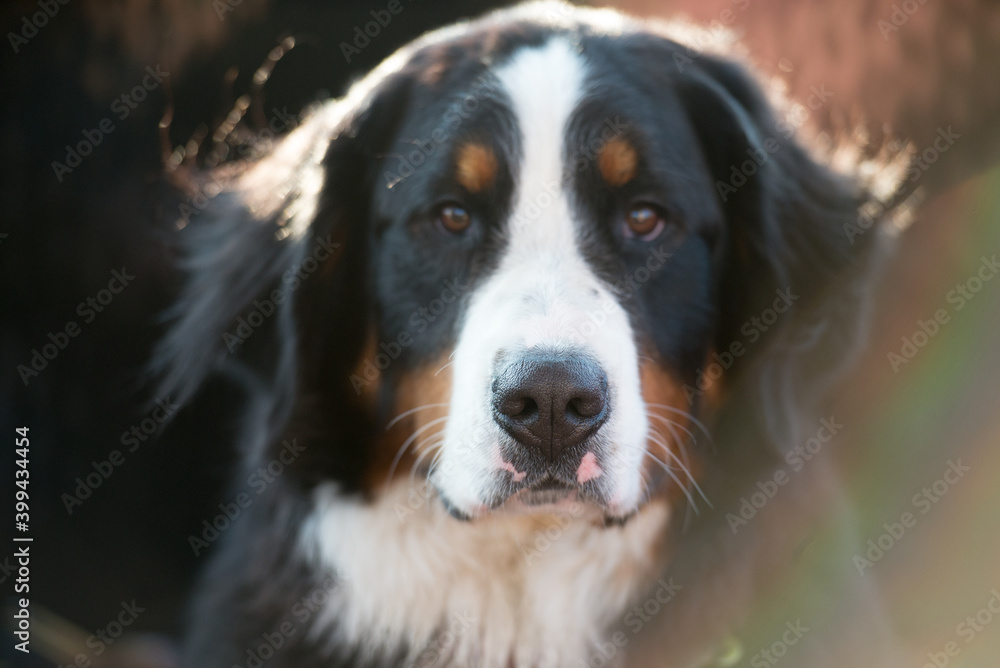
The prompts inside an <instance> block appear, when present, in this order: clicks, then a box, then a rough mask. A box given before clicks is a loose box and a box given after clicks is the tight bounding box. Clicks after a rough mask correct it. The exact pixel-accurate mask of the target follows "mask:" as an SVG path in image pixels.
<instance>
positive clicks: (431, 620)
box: [303, 483, 669, 666]
mask: <svg viewBox="0 0 1000 668" xmlns="http://www.w3.org/2000/svg"><path fill="white" fill-rule="evenodd" d="M668 515H669V513H668V509H667V506H666V504H664V503H652V504H649V505H647V506H646V507H645V508H644V509H643V511H642V512H640V513H639V515H638V516H637V517H635V518H633V519H632V520H631V521H630V522H629V523H628V524H626V525H625V526H624V527H620V528H607V529H606V528H604V527H602V526H599V525H595V523H594V522H592V521H591V520H588V519H585V518H584V517H583V510H582V507H581V508H580V509H570V510H567V511H566V512H563V513H557V514H552V515H537V516H527V515H520V516H504V515H502V514H498V515H496V516H492V517H486V518H482V519H479V520H476V521H474V522H472V523H465V522H460V521H457V520H455V519H453V518H451V517H449V516H448V515H447V514H446V513H445V512H444V511H443V509H442V508H441V506H440V503H439V502H438V500H437V499H436V498H434V496H433V495H432V494H428V492H427V490H426V489H425V488H424V487H423V486H419V487H415V488H411V487H410V486H409V485H408V484H405V483H397V484H396V485H394V486H393V487H392V488H390V489H389V490H388V491H387V492H386V493H384V494H383V495H382V496H381V497H380V498H379V499H378V500H377V501H376V502H374V503H371V504H363V503H360V502H357V501H347V500H344V499H342V498H338V497H336V496H335V495H334V494H333V493H332V491H331V490H324V491H323V492H321V493H320V494H319V495H318V496H317V506H316V512H315V515H314V517H313V519H312V521H310V522H308V523H307V525H306V527H307V528H306V531H305V533H304V535H303V538H304V542H305V544H306V549H307V550H308V551H309V552H311V553H313V554H318V556H319V558H320V560H321V563H322V564H323V566H324V567H326V568H332V569H333V570H334V571H335V572H336V573H337V574H338V576H339V577H340V578H342V584H341V586H340V588H339V589H338V592H337V594H336V596H335V598H334V599H333V600H332V601H331V603H330V605H329V608H328V614H329V616H330V619H329V620H328V621H329V622H330V624H331V628H336V629H337V631H336V634H337V637H336V639H335V640H336V642H337V643H338V644H343V643H346V644H349V645H353V646H357V647H359V648H361V649H362V650H363V651H366V652H369V651H370V652H371V654H372V658H375V657H377V656H379V655H382V654H385V653H389V652H392V651H395V650H397V649H399V648H400V647H407V648H408V651H409V652H410V656H409V660H410V661H412V662H415V665H418V666H437V665H462V666H472V665H483V666H508V665H513V666H546V665H552V666H555V665H569V664H571V663H572V664H573V665H575V664H576V661H577V660H578V659H579V660H583V661H584V663H586V662H587V660H588V658H589V654H590V653H591V651H592V650H593V648H594V646H595V645H594V643H595V642H598V641H599V640H600V639H601V637H602V634H603V632H604V631H605V630H606V629H607V628H608V627H609V626H611V625H614V624H616V623H621V621H622V617H623V615H624V613H625V610H626V607H627V605H628V603H629V601H631V600H632V599H633V598H634V597H635V596H636V595H637V594H638V593H639V592H641V591H642V589H643V588H645V587H646V586H648V585H649V584H650V583H651V582H653V581H654V580H655V578H656V574H655V568H656V561H657V560H656V557H657V550H658V548H659V546H660V545H661V542H662V537H663V534H664V529H665V526H666V523H667V520H668Z"/></svg>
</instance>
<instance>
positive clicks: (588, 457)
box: [576, 452, 604, 485]
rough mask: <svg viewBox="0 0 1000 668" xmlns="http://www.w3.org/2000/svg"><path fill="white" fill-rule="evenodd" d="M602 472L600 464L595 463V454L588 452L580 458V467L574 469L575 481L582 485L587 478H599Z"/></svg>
mask: <svg viewBox="0 0 1000 668" xmlns="http://www.w3.org/2000/svg"><path fill="white" fill-rule="evenodd" d="M603 473H604V471H602V470H601V466H600V464H598V463H597V455H595V454H594V453H593V452H588V453H587V454H585V455H584V456H583V459H581V460H580V468H578V469H577V470H576V481H577V482H578V483H579V484H581V485H582V484H583V483H585V482H587V481H589V480H594V479H595V478H600V477H601V474H603Z"/></svg>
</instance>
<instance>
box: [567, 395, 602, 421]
mask: <svg viewBox="0 0 1000 668" xmlns="http://www.w3.org/2000/svg"><path fill="white" fill-rule="evenodd" d="M566 410H567V412H569V413H570V414H571V415H572V416H573V417H577V418H583V419H586V418H593V417H597V416H599V415H600V414H601V412H602V411H603V410H604V400H603V398H601V397H596V396H592V397H577V398H575V399H571V400H570V402H569V404H567V406H566Z"/></svg>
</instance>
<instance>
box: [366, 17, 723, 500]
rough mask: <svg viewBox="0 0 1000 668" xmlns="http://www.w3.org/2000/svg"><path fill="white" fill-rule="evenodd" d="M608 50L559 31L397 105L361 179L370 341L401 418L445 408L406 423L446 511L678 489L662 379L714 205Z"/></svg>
mask: <svg viewBox="0 0 1000 668" xmlns="http://www.w3.org/2000/svg"><path fill="white" fill-rule="evenodd" d="M614 44H615V42H614V39H613V38H607V37H593V38H591V39H589V40H585V41H584V42H583V44H582V49H581V45H579V44H574V43H573V42H572V41H571V40H570V39H568V38H567V37H566V36H564V35H561V34H558V33H557V34H553V35H551V36H548V37H547V38H546V39H544V41H540V42H539V43H538V44H528V45H523V46H520V47H515V48H513V49H512V50H511V52H510V53H509V54H506V55H505V57H504V58H503V59H502V60H501V61H500V62H498V63H497V64H495V65H494V66H492V67H489V68H483V69H482V70H478V71H476V70H473V71H471V72H463V73H462V75H461V76H460V77H456V78H454V79H451V80H448V81H440V82H438V83H437V86H428V87H427V89H426V90H421V91H419V92H417V93H413V94H412V95H413V96H414V97H415V98H416V99H412V101H411V106H410V109H409V111H408V112H407V114H406V116H405V118H404V120H403V121H402V122H401V127H400V129H399V131H398V133H397V134H396V138H395V140H394V142H392V144H391V145H390V148H389V149H388V151H387V152H386V153H387V155H386V157H385V159H384V160H383V161H382V164H381V166H380V168H379V170H378V171H379V173H380V174H382V175H383V183H382V184H379V185H380V187H377V188H376V190H375V193H374V207H373V209H374V218H375V220H374V230H375V240H374V244H373V248H374V254H375V256H376V257H377V262H376V265H375V268H374V277H375V281H376V285H377V292H378V295H379V301H378V311H379V313H380V317H381V323H380V327H379V329H380V331H381V340H382V341H383V342H384V341H397V340H398V338H399V333H401V332H406V333H407V334H408V335H410V336H412V339H413V344H412V345H409V346H407V350H406V354H405V355H404V358H403V360H402V361H401V363H402V364H403V365H406V366H407V367H408V368H409V369H410V370H409V371H408V372H407V373H408V375H409V376H410V377H408V378H406V380H405V382H408V383H410V384H411V385H414V386H415V387H417V388H424V393H423V394H418V395H417V397H416V398H415V399H410V404H411V405H403V406H401V407H400V409H401V410H402V409H410V408H417V407H418V406H419V405H421V404H426V403H432V402H431V401H430V400H428V399H427V395H428V394H429V392H428V391H427V388H432V387H433V388H435V389H436V394H435V396H433V403H443V404H447V406H445V407H441V410H437V411H434V410H425V411H422V412H420V413H419V415H418V419H417V420H416V421H415V425H416V429H425V430H426V431H425V432H422V433H421V437H422V438H420V439H419V442H420V443H424V444H426V443H436V444H437V447H439V448H440V452H438V453H435V454H436V463H435V465H434V467H433V469H432V472H431V480H432V482H433V483H434V485H435V486H436V487H437V489H438V491H439V492H440V494H441V496H442V498H443V499H444V501H445V503H446V504H447V505H448V507H449V508H450V509H451V510H452V511H453V513H454V514H456V515H460V516H476V515H479V514H481V513H483V512H485V511H487V510H489V509H492V508H495V507H497V506H499V505H501V504H505V510H510V508H511V507H512V506H513V505H515V504H517V505H529V506H530V505H539V504H541V505H548V504H549V503H551V502H557V501H561V500H562V501H566V500H570V499H572V498H574V497H578V498H581V499H585V500H587V501H590V502H593V503H594V504H597V505H598V506H600V507H601V508H602V509H603V510H604V511H605V512H606V513H607V514H608V515H610V516H613V517H623V516H627V515H629V514H630V513H631V512H633V511H634V510H635V509H636V507H637V506H638V505H639V503H640V502H641V500H642V499H643V498H644V497H645V495H647V494H649V493H650V491H651V490H656V489H657V488H659V487H660V482H661V480H662V479H664V478H667V476H668V475H669V474H670V473H673V472H675V471H676V475H679V476H682V477H683V478H684V482H686V483H688V484H690V480H687V478H686V476H687V475H689V473H686V472H685V464H684V461H683V459H682V454H684V453H682V452H681V444H680V443H677V442H675V440H676V439H677V438H678V437H679V435H680V434H683V433H684V432H683V431H682V429H684V428H686V427H685V418H684V417H683V416H684V415H685V414H686V413H687V412H688V411H689V410H690V409H691V406H690V405H688V403H687V401H686V400H685V399H684V396H683V394H682V393H681V391H680V387H681V385H682V383H684V382H688V383H694V382H696V379H695V378H693V377H692V375H691V371H693V369H691V368H690V367H691V366H692V365H694V364H696V363H697V362H699V361H700V356H701V355H703V354H704V353H705V349H706V345H707V341H708V339H709V335H710V328H711V325H712V318H713V309H712V306H711V303H712V300H711V290H712V283H713V273H714V271H713V262H714V256H715V254H716V242H717V240H718V239H719V238H720V234H719V233H720V230H721V229H722V226H723V225H724V220H723V214H722V208H721V206H720V205H719V203H718V200H717V197H716V194H715V192H714V186H713V182H712V178H711V175H710V173H709V172H708V169H707V167H706V164H705V157H704V155H703V154H702V152H701V150H700V149H699V145H698V141H697V139H696V137H695V132H694V129H693V127H692V126H691V125H690V123H689V122H687V120H686V117H685V114H684V110H683V107H682V105H681V104H680V102H679V100H678V98H677V92H676V90H675V89H672V88H671V87H664V86H662V85H661V84H660V82H657V81H649V80H644V78H643V73H642V72H639V71H636V72H632V73H629V72H619V71H618V70H617V69H616V66H615V63H614V61H612V60H611V58H610V56H611V55H614V52H615V47H614ZM443 76H445V77H446V76H447V74H445V75H443ZM418 96H419V97H418ZM413 162H419V163H420V164H419V165H413V164H412V163H413ZM414 314H417V315H415V316H414ZM418 330H419V331H418ZM406 338H407V337H406V336H404V341H405V340H406ZM413 374H416V375H417V376H418V378H414V377H413ZM650 412H653V414H655V415H658V416H659V420H660V421H659V422H657V423H653V420H652V419H651V418H650V417H649V416H648V415H647V414H648V413H650ZM432 421H433V422H434V423H433V424H431V422H432ZM435 427H437V428H436V429H435ZM436 435H439V436H438V438H432V437H434V436H436ZM424 447H426V446H424ZM419 448H420V446H419V445H418V448H417V449H419ZM657 460H659V462H661V463H658V462H657ZM522 502H523V503H522Z"/></svg>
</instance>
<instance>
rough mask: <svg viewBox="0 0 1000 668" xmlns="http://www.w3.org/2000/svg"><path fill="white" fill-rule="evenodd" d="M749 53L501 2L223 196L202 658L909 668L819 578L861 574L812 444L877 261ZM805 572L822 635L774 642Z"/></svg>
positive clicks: (313, 116)
mask: <svg viewBox="0 0 1000 668" xmlns="http://www.w3.org/2000/svg"><path fill="white" fill-rule="evenodd" d="M732 53H733V51H732V46H731V45H730V44H728V43H725V42H724V41H720V40H718V39H716V40H714V41H712V40H710V39H708V38H707V37H706V34H705V33H698V32H692V31H691V30H687V31H685V30H679V29H678V28H677V27H676V26H671V25H666V24H659V23H647V22H640V21H638V20H634V19H631V18H628V17H626V16H623V15H621V14H619V13H616V12H613V11H609V10H594V9H581V8H575V7H572V6H570V5H563V4H558V3H542V4H533V5H527V6H523V7H518V8H514V9H508V10H502V11H499V12H496V13H493V14H490V15H487V16H485V17H483V18H481V19H478V20H474V21H471V22H463V23H459V24H457V25H454V26H451V27H446V28H443V29H441V30H438V31H436V32H432V33H430V34H428V35H426V36H424V37H421V38H420V39H418V40H416V41H415V42H413V43H411V44H409V45H407V46H405V47H403V48H402V49H400V50H399V51H398V52H397V53H395V54H394V55H393V56H391V57H390V58H389V59H387V60H386V61H385V62H383V63H382V64H381V65H380V66H379V67H377V68H376V69H375V70H374V71H372V72H371V73H370V74H368V75H367V76H365V77H364V78H363V79H361V80H360V81H358V82H357V83H356V84H354V85H353V86H352V88H351V89H350V90H349V92H348V93H347V94H346V96H345V97H344V98H342V99H339V100H334V101H330V102H328V103H325V104H323V105H321V106H319V107H317V108H315V109H313V110H312V111H311V112H310V113H309V114H308V115H307V116H306V117H305V118H304V120H303V121H302V122H301V123H300V124H299V126H298V127H297V128H295V129H294V131H293V132H291V133H290V134H289V135H288V136H287V137H286V138H284V139H283V140H282V141H281V142H280V143H279V144H278V145H276V146H275V147H274V148H273V150H272V151H270V152H269V153H268V155H266V156H264V157H262V158H261V159H259V160H257V161H254V162H252V163H250V164H246V165H243V166H241V167H240V168H238V169H237V170H231V172H230V173H229V174H228V175H227V181H226V186H225V187H224V188H223V189H222V192H220V193H219V194H218V195H216V196H215V197H214V198H213V199H212V201H211V202H210V203H209V205H208V206H207V208H206V209H205V210H204V211H203V212H201V214H200V215H199V216H198V217H197V218H196V219H193V220H192V222H191V223H190V224H189V225H187V226H186V227H185V228H184V229H183V230H181V231H180V233H179V234H178V238H179V243H180V245H181V259H180V264H179V266H180V267H181V269H182V270H183V272H184V276H185V283H184V286H183V288H182V290H181V293H180V295H179V297H178V300H177V302H176V305H175V306H174V308H173V310H172V311H171V314H170V316H171V323H170V325H169V329H168V331H167V332H166V334H165V336H164V338H163V340H162V342H161V344H160V345H159V348H158V350H157V353H156V367H155V368H156V369H157V371H158V373H160V375H161V381H162V382H161V384H160V393H161V395H163V396H166V395H169V396H171V397H176V398H179V400H180V401H182V402H184V403H190V402H191V401H192V400H194V398H195V397H196V396H197V395H198V393H199V392H200V391H201V388H202V387H203V386H204V385H205V383H206V381H208V380H209V379H210V378H222V379H225V382H228V383H230V388H231V389H232V390H233V391H238V392H240V393H241V395H240V396H241V397H242V399H241V400H242V401H243V405H244V406H245V408H244V409H243V411H242V414H243V420H242V421H241V422H240V424H239V425H237V431H238V434H237V435H236V437H235V438H234V441H235V443H236V445H237V449H238V453H239V458H240V462H241V463H240V466H239V470H238V471H237V473H236V475H235V476H234V484H233V489H232V490H231V494H230V496H228V497H227V498H226V499H225V500H224V501H223V505H222V507H226V508H234V509H237V511H238V514H239V517H238V518H236V519H233V520H232V521H231V522H226V523H225V524H226V526H223V527H217V528H219V529H220V533H221V536H220V538H219V541H218V543H219V544H218V545H213V546H212V548H213V550H214V554H213V557H212V559H211V564H210V565H209V566H208V567H207V568H206V570H205V572H204V575H203V577H202V580H201V582H200V584H199V586H198V590H197V594H196V596H195V600H194V602H193V604H192V610H191V621H190V624H189V633H188V639H187V644H186V650H185V651H186V654H185V656H186V665H188V666H191V667H192V668H195V667H197V668H214V667H222V666H225V667H226V668H229V667H230V666H255V665H269V666H295V667H297V668H306V667H313V666H315V667H320V666H323V667H331V666H361V665H364V666H402V665H407V666H411V665H413V666H445V665H447V666H501V667H505V666H518V667H520V666H599V665H629V666H632V665H636V666H639V665H657V666H664V665H668V666H702V665H737V662H738V661H740V660H741V657H742V658H743V659H747V658H750V657H749V654H750V652H751V650H752V649H754V647H753V645H752V642H753V641H752V640H748V639H749V638H755V637H759V638H763V639H764V641H761V645H760V646H762V647H764V650H762V651H763V652H764V653H763V654H762V653H758V654H756V655H754V656H753V657H752V658H750V661H751V665H755V666H757V665H773V664H772V663H771V662H772V660H773V661H776V660H777V658H776V657H781V656H784V653H785V652H786V651H787V652H789V653H790V656H791V654H795V656H796V657H797V658H795V659H789V660H788V661H787V664H788V665H808V666H824V665H831V666H833V665H848V664H847V663H844V661H847V659H846V658H845V657H846V656H847V654H845V653H844V652H849V651H854V650H856V651H862V650H863V652H864V654H863V656H865V657H866V659H865V660H863V661H861V662H860V663H855V664H854V665H890V664H889V663H887V662H886V663H880V661H881V660H880V659H875V658H873V657H877V656H880V654H879V652H881V651H882V650H883V649H885V648H888V647H891V640H889V639H888V636H889V635H890V634H888V633H887V632H885V629H884V624H883V623H882V622H880V621H879V619H880V617H879V613H878V604H877V600H876V599H875V597H874V596H873V595H872V594H871V592H870V591H869V589H870V588H869V587H867V586H862V585H860V584H859V583H860V579H859V578H857V577H856V576H855V577H854V578H853V579H852V578H851V577H850V575H851V574H850V573H846V572H845V574H844V575H843V577H842V578H840V579H837V578H831V577H830V571H829V570H824V569H823V568H821V567H815V568H810V567H808V566H806V565H804V564H806V563H807V562H809V561H810V559H813V557H809V556H808V554H809V553H812V554H814V555H815V553H817V552H820V553H822V556H823V558H824V559H829V558H831V555H832V554H834V553H835V552H837V551H838V550H840V551H843V550H844V549H845V547H844V546H845V545H847V543H845V542H844V541H843V540H842V539H841V538H840V537H841V536H844V535H847V534H848V533H849V530H850V527H849V524H850V521H849V515H846V514H844V513H842V512H841V509H842V508H843V496H842V494H841V493H840V491H839V486H838V484H837V482H836V478H835V477H834V476H833V474H832V471H831V468H830V467H829V466H827V465H826V464H822V463H815V464H813V463H811V462H810V463H809V465H808V466H806V461H807V459H811V458H812V455H813V454H815V452H814V450H815V449H816V448H815V447H813V446H811V445H807V446H803V444H804V443H806V444H809V443H812V442H815V443H816V444H819V445H822V444H823V443H826V442H827V441H829V440H830V438H831V437H832V436H833V435H834V434H835V433H836V432H837V430H838V425H837V423H836V418H835V416H834V417H833V418H832V419H831V418H827V417H824V418H823V421H822V422H821V421H819V420H820V416H821V414H820V413H819V412H818V410H819V407H820V406H821V400H822V398H823V396H824V393H825V392H826V390H827V388H828V387H830V385H831V383H832V382H833V381H834V380H835V379H836V378H837V377H838V376H839V375H840V374H841V373H842V372H843V370H844V369H845V368H846V367H847V365H848V364H849V361H850V359H851V357H852V355H853V351H854V350H855V349H856V348H857V346H858V342H859V341H860V340H861V338H862V337H863V328H864V321H865V317H864V313H865V309H866V303H867V302H866V299H865V294H866V291H867V286H868V285H869V284H870V282H871V280H872V275H873V272H874V270H875V267H876V266H877V259H878V257H879V255H880V251H879V248H880V247H881V242H880V239H882V238H883V235H881V234H880V232H879V229H878V226H877V225H876V226H875V227H874V228H873V229H871V230H869V231H868V233H867V234H864V235H863V236H861V237H859V238H851V236H850V235H847V234H845V226H849V225H854V224H855V223H856V222H857V220H858V216H859V212H861V211H863V210H864V207H865V205H866V203H867V202H869V201H870V200H871V198H872V196H871V193H870V191H869V189H868V188H867V187H866V185H865V184H863V183H862V182H861V181H860V180H859V179H858V178H856V177H854V176H852V175H850V174H846V175H845V174H841V173H837V172H835V171H833V170H832V169H831V168H830V167H829V166H827V165H825V164H824V163H823V161H821V160H820V159H818V158H817V157H816V156H815V155H813V153H811V152H810V151H808V150H807V149H806V148H804V147H803V145H802V144H801V142H800V141H799V139H798V138H797V134H798V133H797V131H796V130H797V127H796V125H795V124H794V123H790V122H788V121H787V120H782V116H781V107H780V106H776V105H778V104H779V103H776V102H773V101H772V98H771V97H769V96H768V95H766V94H765V93H764V91H763V89H762V86H761V85H760V84H759V83H758V82H757V79H756V78H755V76H754V75H753V74H752V73H751V71H750V70H749V69H748V68H747V67H746V66H745V65H743V64H741V63H740V62H739V60H738V59H737V58H735V57H733V56H732V55H731V54H732ZM817 426H818V431H817ZM814 432H815V436H814V437H813V438H812V440H811V441H810V440H808V439H809V437H810V435H812V434H813V433H814ZM804 447H805V448H806V449H803V448H804ZM796 458H798V459H797V460H796ZM794 461H799V462H800V463H801V465H800V466H799V467H797V468H796V466H795V465H794V463H793V462H794ZM778 472H781V473H783V474H784V476H783V478H782V477H781V476H779V475H778ZM761 499H763V501H761ZM233 514H234V515H235V514H236V513H233ZM845 518H848V519H845ZM823 527H826V528H829V527H835V531H834V535H836V536H837V538H835V539H830V538H828V536H829V535H830V534H829V532H827V531H826V529H825V528H823ZM817 544H819V545H822V546H823V547H821V548H818V549H817V548H816V547H815V546H816V545H817ZM845 554H846V553H845ZM803 555H806V556H803ZM837 564H838V568H839V567H841V566H845V565H846V567H847V571H849V570H850V569H851V565H850V561H849V558H845V559H844V560H841V561H838V562H837ZM842 570H843V569H842ZM839 572H840V571H838V573H839ZM793 573H806V575H805V576H803V577H804V578H805V580H804V581H807V582H808V584H805V585H802V587H803V591H808V592H810V597H807V599H806V601H807V602H806V606H807V607H804V608H799V613H797V614H800V615H801V616H803V617H808V615H812V617H809V618H808V619H806V621H801V619H798V618H793V617H788V618H787V619H786V618H780V623H778V624H777V626H775V627H773V628H772V627H768V626H767V625H766V624H765V623H764V621H763V620H765V619H766V618H767V616H766V615H764V614H762V610H764V609H765V608H764V605H765V604H764V603H762V600H764V599H766V592H773V591H774V588H775V585H774V580H775V578H776V574H781V577H782V578H784V579H785V580H787V581H789V582H792V581H796V580H794V578H793ZM817 574H818V575H817ZM800 584H801V583H800ZM796 586H799V585H796ZM818 592H824V593H818ZM823 597H829V598H823ZM817 601H822V605H820V607H819V609H817V608H816V605H817ZM835 602H836V603H835ZM808 606H812V607H808ZM780 609H781V610H782V613H780V614H786V613H785V612H784V610H786V608H780ZM819 610H822V612H820V611H819ZM807 613H808V614H807ZM817 616H822V619H823V621H822V622H819V621H817ZM786 622H787V624H786ZM754 624H757V625H758V626H760V627H761V628H756V627H755V626H754ZM786 625H787V630H786V628H785V626H786ZM817 625H819V626H822V627H823V628H824V629H825V631H816V630H810V629H815V628H816V626H817ZM765 627H766V629H770V630H771V631H773V629H774V628H777V629H778V631H777V632H776V633H777V635H775V636H774V638H773V639H774V640H776V641H780V642H779V643H778V644H781V646H782V647H783V649H782V651H781V653H780V654H779V653H778V651H777V650H776V649H774V647H776V646H777V645H774V644H769V642H770V641H769V639H770V636H768V635H767V633H769V632H770V631H768V630H766V629H765ZM762 629H763V630H762ZM741 634H742V636H741ZM754 634H758V635H757V636H755V635H754ZM741 637H742V638H743V640H742V641H741V640H740V638H741ZM831 637H836V638H839V639H840V640H843V639H845V638H846V639H848V642H847V644H842V643H841V644H836V643H831V642H830V641H829V638H831ZM765 641H766V642H765ZM838 642H839V641H838ZM782 643H783V644H782ZM793 645H794V647H792V646H793ZM768 648H770V649H768ZM833 648H837V649H833ZM768 652H770V653H768ZM805 657H809V658H805ZM727 662H728V663H727ZM740 665H743V664H740Z"/></svg>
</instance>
